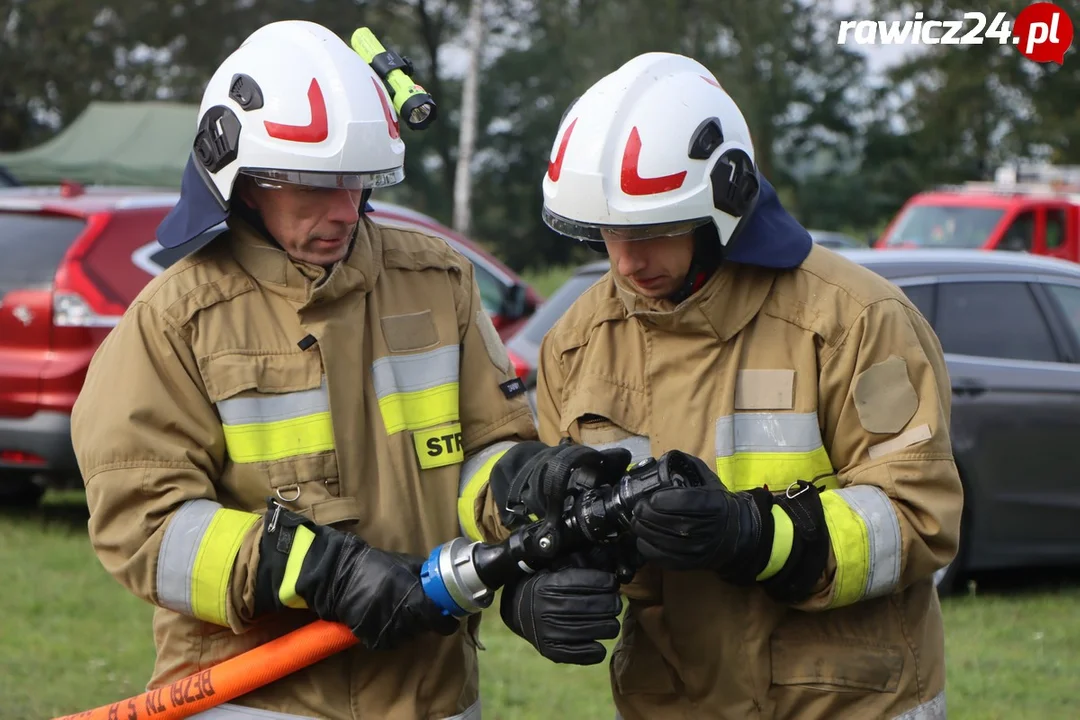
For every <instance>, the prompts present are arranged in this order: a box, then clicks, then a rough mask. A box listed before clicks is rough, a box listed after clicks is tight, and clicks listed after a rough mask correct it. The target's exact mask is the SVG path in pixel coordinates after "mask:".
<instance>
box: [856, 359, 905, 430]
mask: <svg viewBox="0 0 1080 720" xmlns="http://www.w3.org/2000/svg"><path fill="white" fill-rule="evenodd" d="M854 397H855V410H856V411H857V412H858V413H859V422H861V423H862V426H863V428H864V429H865V430H866V431H867V432H872V433H896V432H900V431H901V430H902V429H903V428H904V426H905V425H907V424H908V422H909V421H910V420H911V418H913V417H915V411H916V410H918V409H919V396H918V393H916V392H915V386H914V385H912V384H911V380H910V379H909V378H908V372H907V362H905V360H904V359H903V358H902V357H898V356H896V355H890V356H889V358H888V359H887V360H883V361H881V362H879V363H876V364H874V365H872V366H870V367H869V368H867V369H866V370H864V371H863V372H861V373H859V375H858V376H857V377H856V378H855V390H854Z"/></svg>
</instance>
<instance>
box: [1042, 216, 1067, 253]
mask: <svg viewBox="0 0 1080 720" xmlns="http://www.w3.org/2000/svg"><path fill="white" fill-rule="evenodd" d="M1064 244H1065V211H1064V210H1063V209H1061V208H1054V209H1052V210H1047V211H1046V249H1047V250H1057V249H1058V248H1060V247H1061V246H1062V245H1064Z"/></svg>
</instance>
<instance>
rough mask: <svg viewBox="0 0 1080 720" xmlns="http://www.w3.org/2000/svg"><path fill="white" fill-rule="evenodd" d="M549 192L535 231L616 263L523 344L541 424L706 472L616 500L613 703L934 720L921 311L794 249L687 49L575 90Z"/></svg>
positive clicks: (783, 219)
mask: <svg viewBox="0 0 1080 720" xmlns="http://www.w3.org/2000/svg"><path fill="white" fill-rule="evenodd" d="M543 190H544V211H543V216H544V220H545V221H546V222H547V224H548V225H549V226H550V227H551V228H552V229H554V230H556V231H557V232H559V233H562V234H564V235H567V236H569V237H572V238H575V239H577V240H580V241H585V242H588V243H590V245H592V246H594V247H595V248H596V249H599V250H606V251H607V253H608V254H609V256H610V259H611V272H610V273H609V274H607V275H606V276H605V277H603V278H602V279H601V280H600V281H598V282H597V283H596V284H595V285H594V286H593V287H591V288H590V289H589V290H587V291H586V292H585V293H584V294H583V295H582V296H581V298H580V299H579V300H578V301H577V302H576V303H575V304H574V305H573V306H572V307H571V308H570V309H569V310H568V311H567V312H566V314H565V315H564V316H563V317H562V318H561V319H560V320H559V322H558V323H557V324H556V325H555V326H554V328H553V329H552V330H551V331H550V333H549V334H548V335H547V337H546V338H545V340H544V342H543V345H542V349H541V354H540V360H539V379H538V391H537V393H538V397H537V405H538V413H539V423H540V435H541V439H543V440H544V441H545V442H548V443H552V444H554V443H556V442H558V441H559V440H560V438H565V437H569V438H572V439H573V440H574V441H575V442H578V443H584V444H588V445H590V446H593V447H595V448H607V447H613V446H622V447H625V448H629V449H631V450H632V451H633V452H634V455H635V457H645V456H650V455H651V456H654V457H659V456H661V455H662V454H664V453H666V452H668V451H670V450H681V451H685V452H687V453H690V454H692V455H694V456H696V461H695V462H696V463H697V474H698V475H699V476H700V477H701V479H703V480H705V481H706V483H707V484H706V486H705V487H701V488H686V489H668V490H660V491H658V492H656V493H655V494H653V495H652V496H651V497H649V498H646V499H644V500H642V501H640V503H639V504H638V505H637V506H636V507H635V509H634V516H635V517H634V521H633V523H632V526H631V528H630V532H631V536H632V537H634V538H636V544H637V549H638V551H639V552H640V554H641V556H642V558H643V559H644V560H645V565H644V566H643V567H642V568H641V569H640V571H639V572H638V574H637V576H636V578H635V580H634V582H633V583H632V584H631V585H628V586H626V588H624V589H625V591H626V594H627V597H628V598H629V611H628V614H627V617H626V619H625V621H624V625H623V633H622V637H621V639H620V642H619V644H618V646H617V649H616V650H615V651H614V654H613V658H612V662H611V682H612V688H613V693H614V697H615V703H616V706H617V708H618V711H619V713H620V714H621V717H623V718H625V719H626V720H644V719H645V718H648V720H663V719H664V718H691V717H692V718H717V719H720V718H724V719H735V718H739V719H743V718H802V719H806V718H849V717H850V718H904V719H905V720H914V719H916V718H920V719H931V718H943V717H945V658H944V640H943V630H942V614H941V608H940V606H939V603H938V596H937V593H936V591H935V589H934V585H933V581H932V576H933V574H934V571H935V570H937V569H939V568H941V567H943V566H945V565H946V564H948V562H949V561H950V560H951V559H952V557H953V555H954V553H955V552H956V549H957V542H958V534H959V522H960V511H961V506H962V490H961V485H960V479H959V476H958V474H957V469H956V466H955V464H954V462H953V456H952V452H951V445H950V441H949V415H950V385H949V378H948V374H947V371H946V367H945V364H944V361H943V357H942V351H941V348H940V345H939V343H938V341H937V339H936V337H935V335H934V333H933V331H932V330H931V328H930V327H929V325H928V324H927V322H926V321H925V320H924V318H923V317H922V316H921V315H920V314H919V312H918V311H917V310H916V309H915V307H914V306H913V305H912V304H911V303H910V302H909V301H908V300H907V299H906V298H905V296H904V295H903V294H902V293H901V292H900V291H899V290H898V289H897V288H896V287H895V286H893V285H892V284H890V283H888V282H886V281H885V280H883V279H882V278H880V277H879V276H877V275H874V274H873V273H871V272H869V271H867V270H865V269H863V268H861V267H859V266H857V265H855V264H853V263H851V262H849V261H847V260H845V259H843V258H841V257H840V256H838V255H837V254H835V253H832V252H830V251H828V250H825V249H823V248H821V247H816V246H813V245H812V243H811V239H810V237H809V235H808V233H807V232H806V230H804V229H803V228H802V227H801V226H800V225H799V224H798V223H797V222H796V221H795V220H794V219H793V218H792V217H791V216H790V215H789V214H788V213H787V212H785V210H784V209H783V208H782V207H781V205H780V203H779V201H778V199H777V195H776V193H775V191H774V189H773V188H772V187H771V186H770V185H769V183H768V182H767V181H766V180H765V178H763V177H762V176H761V174H760V173H759V171H758V169H757V168H756V166H755V155H754V146H753V144H752V142H751V137H750V133H749V131H748V128H747V124H746V122H745V120H744V119H743V116H742V114H741V112H740V111H739V108H738V107H737V106H736V104H735V103H734V102H733V101H732V99H731V98H730V97H729V96H728V94H727V93H726V92H725V91H724V90H723V89H722V88H721V86H720V84H719V83H718V82H717V80H716V78H715V77H714V76H713V74H712V73H711V72H709V70H707V69H706V68H705V67H704V66H702V65H701V64H699V63H698V62H695V61H694V60H692V59H689V58H686V57H681V56H678V55H672V54H666V53H650V54H645V55H642V56H639V57H636V58H634V59H633V60H631V61H629V62H628V63H626V64H625V65H624V66H622V67H621V68H620V69H619V70H617V71H616V72H614V73H612V74H610V75H608V76H607V77H604V78H603V79H601V80H600V81H599V82H597V83H596V84H595V85H594V86H592V87H591V88H590V89H589V90H588V91H587V92H586V93H585V94H584V95H583V96H582V97H581V98H580V99H578V100H577V101H576V103H574V104H573V105H572V106H571V108H570V109H569V110H568V111H567V113H566V115H565V116H564V118H563V121H562V123H561V125H560V128H559V131H558V135H557V137H556V140H555V142H554V147H553V148H552V154H551V161H550V165H549V167H548V171H547V176H546V178H545V179H544V181H543ZM511 500H513V498H511ZM542 506H543V503H542V501H541V502H539V503H535V505H534V507H533V510H534V511H538V510H539V509H540V508H542ZM549 619H550V621H551V622H552V623H558V621H559V616H558V611H557V609H551V611H550V613H549Z"/></svg>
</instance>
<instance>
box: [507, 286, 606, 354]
mask: <svg viewBox="0 0 1080 720" xmlns="http://www.w3.org/2000/svg"><path fill="white" fill-rule="evenodd" d="M599 279H600V275H598V274H593V273H584V274H581V275H573V276H571V278H570V279H569V280H567V281H566V282H564V283H563V284H562V285H560V286H559V289H558V290H556V291H555V292H554V293H552V294H551V297H550V298H548V299H547V300H545V301H544V302H543V303H542V304H541V305H540V307H539V308H538V309H537V311H536V313H535V314H534V315H533V316H532V317H531V318H529V321H528V322H527V323H526V324H525V326H524V327H523V328H522V329H521V333H522V336H523V337H525V339H526V340H528V341H529V342H531V343H533V344H535V345H539V344H540V343H541V341H543V339H544V335H546V334H547V331H548V330H550V329H551V328H552V326H553V325H555V323H556V322H557V321H558V320H559V318H560V317H562V316H563V313H565V312H566V311H567V309H569V307H570V306H571V305H573V304H574V301H575V300H577V299H578V298H579V297H580V296H581V294H582V293H583V292H585V291H586V290H588V289H589V288H590V287H591V286H592V284H593V283H595V282H596V281H597V280H599Z"/></svg>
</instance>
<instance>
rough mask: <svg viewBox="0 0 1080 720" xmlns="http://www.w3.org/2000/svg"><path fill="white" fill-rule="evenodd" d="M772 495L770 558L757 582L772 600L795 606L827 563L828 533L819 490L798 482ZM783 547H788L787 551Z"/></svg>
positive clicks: (808, 590) (816, 581)
mask: <svg viewBox="0 0 1080 720" xmlns="http://www.w3.org/2000/svg"><path fill="white" fill-rule="evenodd" d="M796 485H797V487H798V489H797V490H796V489H795V486H793V487H792V488H789V489H788V491H787V492H784V493H780V494H777V495H773V496H772V502H773V506H772V508H771V511H770V514H775V517H774V523H773V525H774V532H773V540H772V546H773V550H771V551H770V557H769V560H768V562H767V565H766V567H764V568H763V570H762V572H761V574H760V577H759V579H760V580H761V585H762V588H763V589H764V590H765V592H766V593H767V594H768V595H769V596H770V597H771V598H772V599H774V600H776V601H777V602H779V603H784V604H795V603H799V602H802V601H803V600H805V599H806V598H808V597H809V596H810V595H811V593H812V592H813V588H814V586H815V585H817V583H818V581H819V580H820V579H821V575H822V573H823V572H825V567H826V565H827V564H828V561H829V545H830V543H829V531H828V527H827V526H826V524H825V510H824V508H823V507H822V505H821V490H819V489H818V488H817V487H815V486H814V485H812V484H810V483H808V482H805V481H803V480H800V481H799V482H798V483H796ZM785 548H789V549H788V550H787V552H786V558H785V552H784V551H785Z"/></svg>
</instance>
